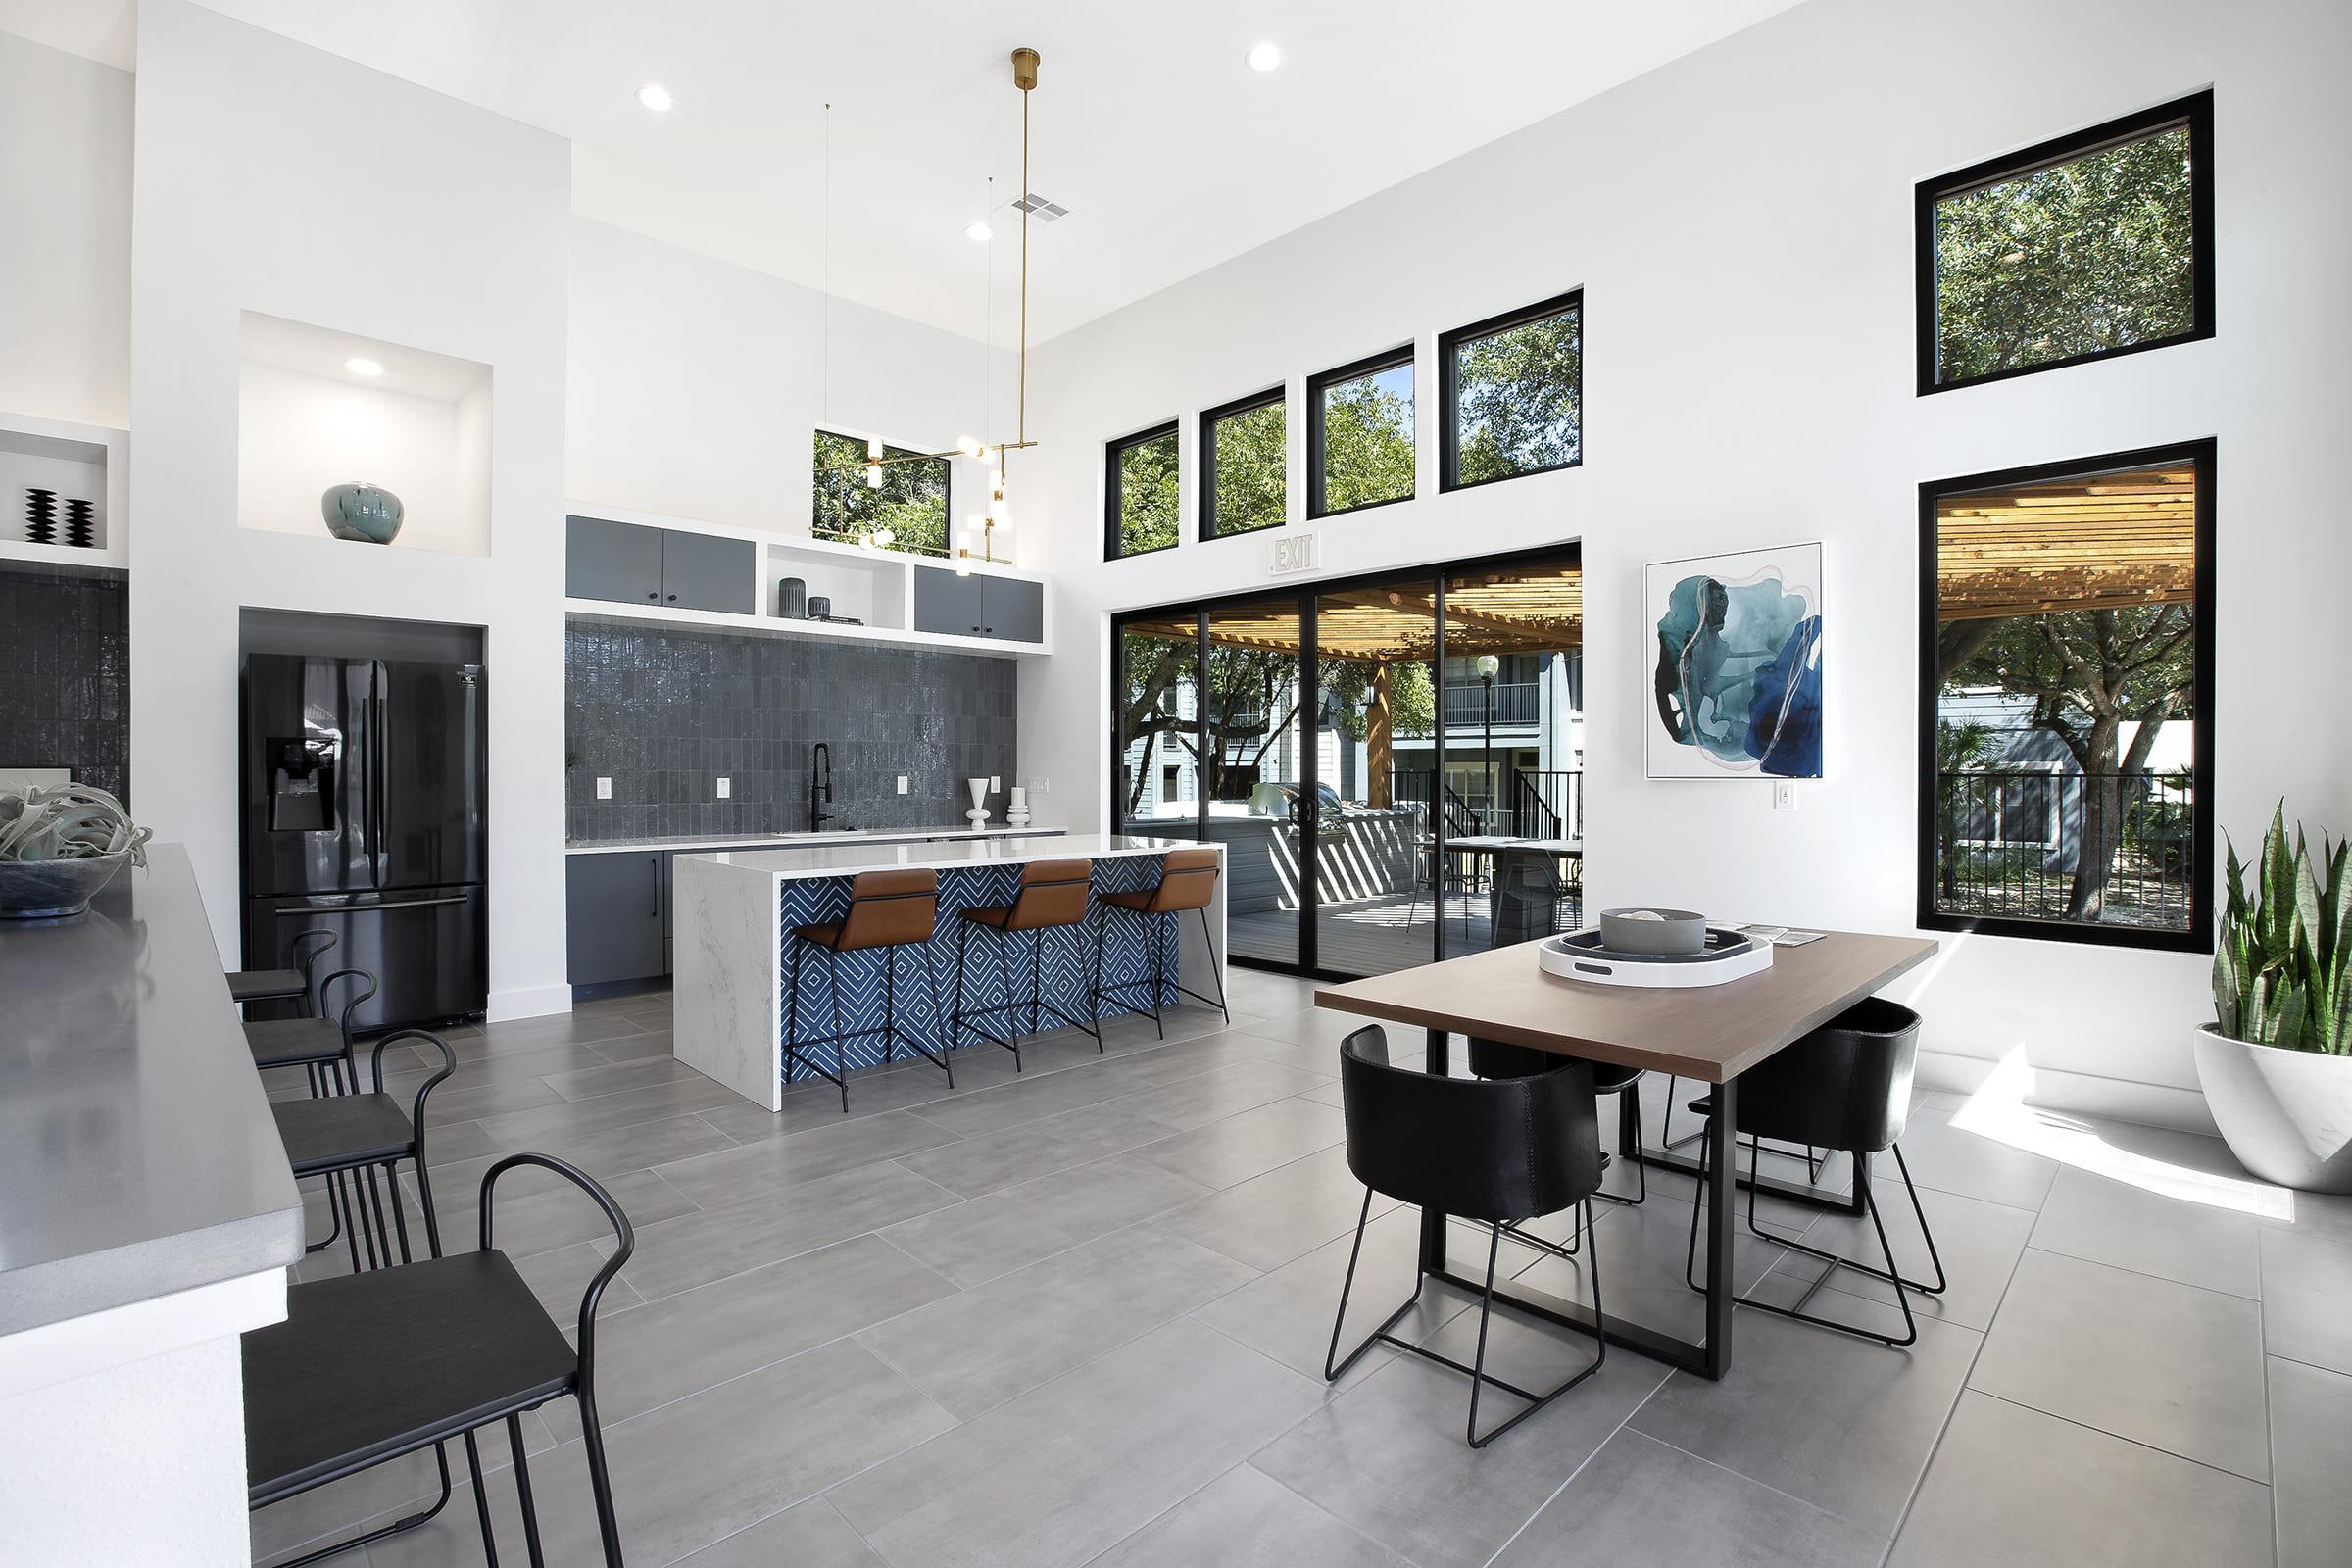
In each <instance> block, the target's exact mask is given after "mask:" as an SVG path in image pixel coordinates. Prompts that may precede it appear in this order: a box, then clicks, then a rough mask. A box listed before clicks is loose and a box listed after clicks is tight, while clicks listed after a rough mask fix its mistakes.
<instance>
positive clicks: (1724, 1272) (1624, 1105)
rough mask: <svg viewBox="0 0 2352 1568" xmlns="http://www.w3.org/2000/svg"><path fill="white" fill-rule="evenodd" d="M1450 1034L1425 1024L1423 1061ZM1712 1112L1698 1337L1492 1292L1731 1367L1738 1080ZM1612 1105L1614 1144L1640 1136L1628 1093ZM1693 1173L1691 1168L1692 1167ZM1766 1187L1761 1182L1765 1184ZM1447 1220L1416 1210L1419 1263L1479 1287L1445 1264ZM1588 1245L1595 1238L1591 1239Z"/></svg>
mask: <svg viewBox="0 0 2352 1568" xmlns="http://www.w3.org/2000/svg"><path fill="white" fill-rule="evenodd" d="M1451 1057H1452V1042H1451V1039H1450V1037H1449V1036H1448V1035H1447V1034H1446V1031H1445V1030H1443V1029H1432V1030H1430V1031H1429V1058H1428V1062H1427V1068H1428V1070H1429V1071H1431V1072H1434V1073H1444V1072H1446V1070H1447V1068H1448V1067H1449V1066H1450V1065H1451ZM1713 1093H1714V1095H1715V1109H1716V1114H1714V1115H1713V1116H1710V1117H1708V1118H1707V1131H1706V1137H1707V1139H1708V1140H1709V1142H1710V1145H1711V1147H1712V1150H1713V1153H1712V1155H1711V1157H1710V1158H1709V1160H1708V1164H1707V1172H1706V1180H1707V1202H1706V1208H1705V1211H1704V1214H1703V1218H1704V1220H1705V1224H1704V1227H1703V1228H1704V1230H1705V1232H1706V1238H1707V1245H1706V1260H1707V1261H1706V1287H1707V1288H1706V1298H1707V1315H1706V1337H1705V1338H1704V1339H1703V1340H1686V1339H1680V1338H1678V1337H1676V1336H1674V1335H1671V1334H1664V1333H1660V1332H1659V1331H1658V1330H1656V1329H1653V1328H1649V1327H1646V1326H1644V1325H1642V1324H1640V1323H1634V1322H1631V1321H1628V1320H1627V1319H1625V1318H1621V1317H1612V1316H1607V1315H1601V1314H1595V1313H1594V1312H1593V1309H1592V1308H1590V1307H1588V1306H1585V1305H1583V1304H1582V1303H1581V1302H1577V1301H1571V1300H1568V1299H1565V1298H1562V1297H1557V1296H1553V1295H1551V1294H1550V1293H1549V1292H1545V1291H1538V1290H1533V1289H1531V1288H1529V1287H1526V1286H1522V1285H1519V1284H1517V1283H1516V1282H1513V1283H1511V1284H1510V1285H1508V1286H1506V1285H1504V1284H1503V1283H1502V1282H1500V1281H1497V1282H1496V1283H1495V1300H1497V1301H1503V1302H1508V1303H1509V1304H1510V1305H1512V1306H1514V1307H1516V1308H1517V1309H1518V1310H1520V1311H1522V1312H1525V1313H1527V1314H1529V1315H1530V1316H1533V1317H1538V1318H1542V1319H1544V1321H1545V1322H1548V1323H1557V1324H1559V1325H1561V1326H1562V1327H1564V1328H1570V1329H1574V1330H1576V1331H1577V1332H1579V1333H1582V1334H1596V1335H1598V1336H1600V1337H1601V1338H1603V1339H1605V1340H1606V1341H1607V1342H1608V1343H1609V1344H1611V1345H1617V1346H1622V1347H1624V1348H1626V1349H1629V1350H1632V1351H1635V1352H1636V1353H1638V1354H1641V1355H1646V1356H1648V1357H1650V1358H1651V1359H1652V1360H1656V1361H1663V1362H1665V1363H1666V1364H1667V1365H1668V1366H1671V1367H1676V1368H1679V1369H1680V1370H1682V1371H1685V1372H1693V1373H1696V1374H1697V1375H1698V1376H1700V1377H1703V1378H1709V1379H1718V1378H1721V1377H1722V1376H1723V1375H1724V1374H1725V1373H1727V1372H1729V1371H1730V1370H1731V1368H1732V1236H1733V1233H1734V1229H1735V1227H1734V1224H1733V1219H1734V1216H1733V1212H1732V1210H1733V1206H1734V1205H1733V1202H1732V1193H1733V1190H1734V1185H1735V1182H1736V1181H1737V1180H1739V1177H1738V1164H1739V1162H1738V1161H1737V1160H1735V1159H1734V1158H1733V1157H1732V1151H1731V1132H1730V1130H1731V1126H1732V1121H1733V1118H1734V1117H1735V1116H1736V1115H1737V1114H1738V1107H1739V1102H1738V1099H1737V1096H1738V1093H1739V1081H1738V1080H1737V1079H1735V1080H1733V1081H1732V1082H1730V1083H1725V1084H1718V1085H1716V1086H1714V1090H1713ZM1619 1102H1620V1103H1619V1106H1618V1140H1619V1143H1620V1144H1621V1145H1623V1144H1627V1143H1635V1144H1638V1143H1640V1142H1641V1136H1642V1130H1641V1126H1640V1116H1639V1113H1638V1112H1637V1111H1636V1110H1635V1108H1634V1103H1633V1101H1632V1100H1631V1098H1630V1097H1626V1096H1620V1097H1619ZM1692 1173H1693V1174H1696V1171H1695V1167H1694V1168H1693V1172H1692ZM1766 1190H1767V1191H1770V1190H1771V1189H1770V1188H1769V1187H1768V1188H1767V1189H1766ZM1446 1220H1447V1217H1446V1214H1445V1212H1444V1211H1443V1210H1440V1209H1432V1208H1425V1209H1423V1210H1422V1211H1421V1270H1422V1272H1423V1273H1425V1274H1430V1275H1434V1276H1435V1277H1437V1278H1439V1279H1442V1280H1445V1281H1446V1282H1447V1283H1448V1284H1450V1285H1453V1286H1455V1287H1457V1288H1459V1289H1463V1290H1469V1291H1473V1292H1477V1291H1483V1290H1484V1289H1485V1281H1484V1279H1483V1278H1475V1279H1474V1278H1471V1277H1469V1276H1466V1275H1463V1274H1460V1273H1457V1272H1455V1271H1454V1270H1453V1269H1452V1268H1451V1267H1449V1266H1448V1263H1447V1259H1446ZM1595 1245H1598V1244H1597V1243H1595Z"/></svg>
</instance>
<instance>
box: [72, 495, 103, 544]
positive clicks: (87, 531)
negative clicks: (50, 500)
mask: <svg viewBox="0 0 2352 1568" xmlns="http://www.w3.org/2000/svg"><path fill="white" fill-rule="evenodd" d="M66 543H68V544H70V545H72V546H73V548H74V549H76V550H88V549H91V548H92V547H94V546H95V545H96V544H97V543H98V518H97V515H96V512H95V509H94V508H92V507H91V505H90V504H89V503H88V502H87V501H85V500H83V499H82V498H81V497H79V496H69V497H67V498H66Z"/></svg>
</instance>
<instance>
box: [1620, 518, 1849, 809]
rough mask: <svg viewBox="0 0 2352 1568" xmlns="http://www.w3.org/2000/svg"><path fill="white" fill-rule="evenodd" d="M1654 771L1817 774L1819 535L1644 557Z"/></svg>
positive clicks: (1672, 774) (1669, 774)
mask: <svg viewBox="0 0 2352 1568" xmlns="http://www.w3.org/2000/svg"><path fill="white" fill-rule="evenodd" d="M1642 611H1643V613H1642V626H1643V629H1644V633H1645V635H1646V637H1647V639H1648V642H1649V648H1648V651H1647V659H1648V664H1649V669H1650V698H1651V707H1652V718H1651V721H1650V723H1649V724H1648V725H1647V726H1646V730H1647V734H1648V743H1647V747H1646V755H1647V758H1648V762H1649V776H1650V777H1651V778H1755V777H1758V776H1764V777H1771V778H1819V777H1821V654H1822V650H1821V546H1820V545H1819V544H1805V545H1782V546H1779V547H1776V548H1774V549H1771V550H1748V551H1742V552H1740V553H1739V554H1737V555H1728V556H1703V557H1700V558H1698V559H1696V560H1692V561H1666V562H1659V563H1656V564H1652V565H1649V566H1646V567H1644V568H1643V569H1642Z"/></svg>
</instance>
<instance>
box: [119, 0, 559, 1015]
mask: <svg viewBox="0 0 2352 1568" xmlns="http://www.w3.org/2000/svg"><path fill="white" fill-rule="evenodd" d="M138 35H139V53H138V73H137V101H136V107H137V116H136V140H135V166H134V167H135V171H136V172H135V178H134V181H133V192H132V213H133V219H134V221H133V226H132V236H133V239H132V252H131V300H132V313H131V314H132V320H133V322H134V323H135V324H134V327H133V331H132V335H131V349H130V390H131V416H132V424H133V427H134V428H135V429H136V430H137V431H138V432H139V435H138V437H137V439H136V440H134V441H133V443H132V449H131V450H132V457H131V492H130V494H131V508H132V511H133V513H134V516H133V519H132V527H131V535H130V537H131V560H130V570H131V581H132V584H133V587H132V593H131V639H130V646H131V713H132V728H131V768H132V774H133V776H134V777H135V778H136V779H137V780H138V786H137V790H138V803H139V815H140V817H141V819H142V820H143V821H145V822H147V823H148V824H149V825H151V826H152V827H154V829H155V831H156V834H157V836H158V837H159V838H165V839H178V840H182V841H184V842H185V843H186V844H187V845H188V848H189V852H190V855H191V856H192V858H194V860H195V864H196V871H197V876H198V879H199V880H200V882H201V883H202V885H203V888H204V894H205V903H206V907H208V908H209V910H210V911H211V913H212V917H213V923H214V928H215V931H216V934H217V935H218V937H219V938H220V941H221V951H222V953H223V954H225V955H230V956H233V955H235V953H236V952H237V951H238V950H237V938H236V927H237V916H238V912H239V911H238V879H237V824H236V736H237V674H236V671H237V610H238V608H239V607H240V606H268V607H273V608H284V609H298V610H308V611H322V612H326V613H340V614H358V615H381V616H391V617H397V618H410V619H418V618H423V619H433V620H442V621H452V622H458V623H462V624H471V625H480V626H483V627H486V628H487V631H488V636H487V644H488V648H487V656H486V657H487V661H488V663H489V667H490V890H491V896H490V897H491V903H490V907H491V931H490V992H491V997H490V1006H491V1013H492V1015H493V1016H494V1017H496V1016H513V1015H517V1014H522V1013H528V1012H538V1011H548V1010H560V1009H562V1008H564V1007H565V1006H567V1005H569V991H568V988H567V987H566V986H565V983H564V864H563V834H564V764H563V746H564V733H563V729H564V714H563V705H562V704H561V703H560V702H558V701H556V700H555V696H556V694H558V693H560V692H561V691H562V689H563V614H562V609H561V601H560V599H559V597H558V594H557V592H556V591H555V589H554V585H555V584H557V583H560V582H561V581H562V578H563V570H564V550H563V527H564V505H563V496H564V316H565V288H566V248H567V244H568V240H569V236H570V213H569V207H570V155H569V149H568V147H567V145H566V144H565V143H564V141H563V140H562V139H561V138H559V137H556V136H553V135H550V134H548V133H546V132H544V131H539V130H534V129H531V128H530V127H528V126H525V125H522V124H519V123H515V122H513V121H509V120H504V119H501V118H499V117H498V116H496V115H492V114H489V113H486V112H484V111H482V110H479V109H475V108H472V107H469V106H467V105H465V104H462V103H459V102H457V101H456V100H454V99H449V98H444V97H440V96H438V95H436V94H434V93H430V92H427V91H425V90H423V89H421V88H418V87H415V86H411V85H409V84H407V83H404V82H400V81H397V80H394V79H393V78H391V77H389V76H385V75H382V74H379V73H375V72H372V71H368V70H366V69H364V68H362V67H359V66H355V65H352V64H350V63H349V62H347V61H343V60H340V59H337V58H334V57H332V56H329V55H325V54H322V53H319V52H318V51H316V50H312V49H308V48H305V47H303V46H301V45H299V44H295V43H293V42H290V41H289V40H287V39H285V38H282V37H278V36H276V35H274V34H271V33H268V32H264V31H261V30H258V29H255V28H251V27H247V26H245V25H241V24H238V23H234V22H230V21H228V20H226V19H224V18H222V17H221V16H219V15H217V14H215V13H213V12H211V11H207V10H204V9H201V8H199V7H197V6H194V5H190V4H188V3H186V0H142V3H141V5H140V7H139V25H138ZM248 310H250V311H258V312H262V313H266V314H268V315H271V316H276V317H282V318H285V319H291V320H297V321H305V322H311V323H316V324H318V325H320V326H324V327H329V328H334V329H339V330H345V331H351V332H356V333H359V334H362V335H364V336H368V337H372V338H377V339H381V340H384V341H386V342H391V343H397V344H407V345H411V346H414V347H417V348H422V349H428V350H431V351H433V352H435V353H440V354H446V355H453V356H456V357H458V358H460V359H466V360H472V361H475V362H478V363H480V364H484V365H487V366H489V367H490V368H491V370H492V376H493V386H492V393H491V396H492V399H493V406H492V409H491V415H490V420H489V424H490V431H491V435H490V450H489V464H490V508H491V553H490V554H489V555H488V556H486V557H478V558H476V557H465V556H451V555H442V554H438V553H435V552H430V551H424V550H381V549H377V548H374V547H371V546H367V545H360V544H351V543H346V542H343V541H339V540H334V539H330V538H329V537H327V535H326V533H325V531H324V529H323V527H321V528H320V529H319V531H318V532H316V533H314V534H308V535H303V534H279V533H267V532H261V531H257V530H255V529H250V528H240V527H238V526H237V525H236V492H237V410H238V398H237V377H238V322H239V312H241V311H248Z"/></svg>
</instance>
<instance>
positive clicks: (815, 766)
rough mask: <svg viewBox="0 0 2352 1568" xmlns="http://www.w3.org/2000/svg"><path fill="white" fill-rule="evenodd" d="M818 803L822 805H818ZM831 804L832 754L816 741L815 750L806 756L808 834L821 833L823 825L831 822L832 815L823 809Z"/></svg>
mask: <svg viewBox="0 0 2352 1568" xmlns="http://www.w3.org/2000/svg"><path fill="white" fill-rule="evenodd" d="M820 801H821V802H822V803H824V804H823V805H819V804H818V803H819V802H820ZM832 802H833V753H832V752H831V751H830V750H829V749H828V748H827V747H826V745H825V743H824V742H823V741H818V742H817V743H816V749H815V750H814V751H812V752H810V753H809V832H811V833H821V832H823V831H824V827H825V824H826V823H827V822H830V821H832V820H833V813H832V812H830V811H828V810H826V809H824V808H825V806H829V805H831V804H832Z"/></svg>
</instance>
